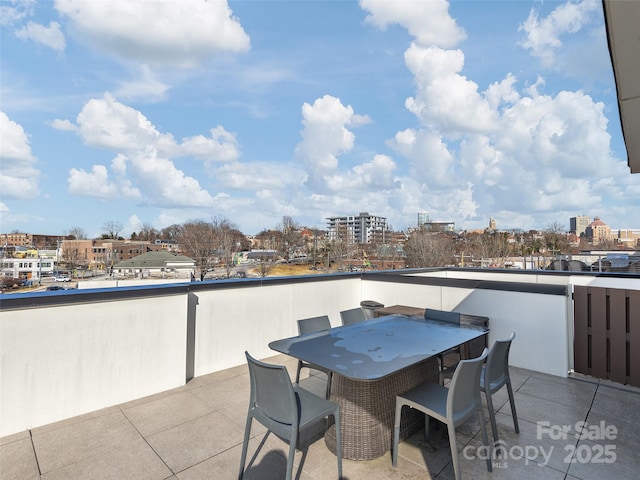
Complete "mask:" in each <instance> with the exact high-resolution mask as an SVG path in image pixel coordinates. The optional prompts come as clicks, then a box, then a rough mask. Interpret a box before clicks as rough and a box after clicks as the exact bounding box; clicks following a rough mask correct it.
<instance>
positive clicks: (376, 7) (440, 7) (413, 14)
mask: <svg viewBox="0 0 640 480" xmlns="http://www.w3.org/2000/svg"><path fill="white" fill-rule="evenodd" d="M360 6H361V7H362V8H363V9H364V10H367V11H368V12H369V15H368V16H367V19H366V20H367V22H369V23H372V24H373V25H376V26H377V27H379V28H381V29H385V28H386V27H387V25H389V24H392V23H397V24H398V25H401V26H402V27H404V28H406V29H407V31H408V32H409V33H410V34H411V35H412V36H413V37H415V39H416V42H417V43H419V44H420V45H437V46H440V47H443V48H449V47H453V46H455V45H457V44H458V43H459V42H460V41H462V40H464V39H465V37H466V34H465V32H464V30H463V29H462V28H461V27H460V26H458V25H457V24H456V22H455V20H454V19H452V18H451V17H450V16H449V2H448V1H446V0H430V1H428V2H421V1H418V2H417V1H415V0H395V1H393V2H381V1H380V0H360Z"/></svg>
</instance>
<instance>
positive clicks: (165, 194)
mask: <svg viewBox="0 0 640 480" xmlns="http://www.w3.org/2000/svg"><path fill="white" fill-rule="evenodd" d="M53 126H54V127H56V128H61V129H63V130H75V131H76V132H77V133H78V134H79V135H80V136H81V137H82V139H83V140H84V142H85V143H86V144H87V145H89V146H92V147H100V148H104V149H108V150H111V151H114V152H116V154H117V156H116V157H115V158H114V160H113V162H112V165H111V172H112V175H110V174H109V171H108V169H107V167H105V166H103V165H94V166H93V167H91V170H90V171H89V172H87V171H86V170H85V169H83V168H73V169H71V170H70V172H69V178H68V183H69V189H70V191H71V192H72V193H75V194H79V195H89V196H93V197H99V198H103V199H106V198H112V197H113V196H114V195H119V196H122V197H125V198H138V199H140V201H143V202H144V203H147V204H150V205H161V206H164V207H185V206H186V207H189V206H191V207H208V206H211V205H213V203H214V200H213V197H212V196H211V195H210V194H209V192H208V191H206V190H205V189H203V187H202V186H201V185H200V183H199V181H198V180H196V179H195V178H193V177H191V176H189V175H187V174H185V173H184V172H183V171H181V170H179V169H178V168H176V166H175V164H174V162H173V160H172V159H173V158H177V157H192V158H195V159H200V160H204V162H205V164H208V163H210V162H230V161H234V160H236V159H237V158H238V156H239V146H238V143H237V140H236V138H235V136H234V135H233V134H231V133H229V132H227V131H226V130H225V129H224V128H222V127H220V126H218V127H215V128H213V129H211V132H210V134H211V136H210V137H205V136H203V135H198V136H194V137H190V138H188V139H186V140H184V141H183V142H182V143H181V144H180V143H177V142H176V141H175V139H174V137H173V135H172V134H169V133H161V132H160V131H158V129H157V128H156V127H155V126H154V125H153V124H152V123H151V122H150V121H149V120H148V119H147V118H146V117H145V116H144V115H143V114H142V113H141V112H140V111H138V110H136V109H134V108H131V107H129V106H127V105H124V104H123V103H120V102H118V101H117V100H115V99H114V98H113V97H112V96H111V95H108V94H107V95H105V96H104V98H100V99H95V98H94V99H91V100H89V101H88V102H87V103H86V104H85V106H84V107H83V109H82V111H81V112H80V113H79V114H78V116H77V118H76V123H75V124H73V123H72V122H70V121H68V120H59V119H58V120H56V121H54V122H53ZM112 177H114V178H112Z"/></svg>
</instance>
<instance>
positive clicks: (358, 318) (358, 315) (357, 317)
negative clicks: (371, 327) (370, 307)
mask: <svg viewBox="0 0 640 480" xmlns="http://www.w3.org/2000/svg"><path fill="white" fill-rule="evenodd" d="M340 319H341V320H342V325H351V324H352V323H357V322H363V321H365V320H366V317H365V316H364V310H362V307H358V308H351V309H349V310H343V311H342V312H340Z"/></svg>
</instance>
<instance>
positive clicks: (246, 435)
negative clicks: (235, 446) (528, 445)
mask: <svg viewBox="0 0 640 480" xmlns="http://www.w3.org/2000/svg"><path fill="white" fill-rule="evenodd" d="M252 421H253V418H252V417H251V416H248V417H247V424H246V426H245V428H244V440H243V442H242V453H241V457H240V473H239V474H238V480H242V478H243V477H244V464H245V462H246V461H247V449H248V448H249V435H250V434H251V422H252Z"/></svg>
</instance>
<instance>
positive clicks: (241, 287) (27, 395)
mask: <svg viewBox="0 0 640 480" xmlns="http://www.w3.org/2000/svg"><path fill="white" fill-rule="evenodd" d="M442 273H443V272H440V273H439V274H438V276H440V277H443V276H447V275H442ZM445 273H446V272H445ZM457 273H458V272H451V275H450V278H452V277H454V276H456V275H457ZM454 274H455V275H454ZM574 277H575V278H574ZM456 278H460V279H467V280H469V279H473V280H492V281H501V280H502V281H504V280H508V281H512V282H519V283H521V284H522V283H538V284H542V285H545V284H547V285H550V284H551V285H557V284H562V285H568V291H569V292H571V291H572V289H571V283H576V284H578V283H583V284H584V283H588V282H591V284H597V285H598V286H611V287H612V288H631V289H635V290H638V289H639V288H638V285H639V283H640V280H638V279H637V278H636V279H629V280H627V279H624V278H605V277H593V276H580V275H575V276H572V275H557V276H556V275H553V276H550V275H536V274H531V275H530V274H528V273H527V274H524V275H522V274H520V275H512V274H511V273H507V274H506V275H505V274H504V273H503V274H502V276H501V275H500V274H499V273H495V272H485V274H484V275H482V272H481V271H478V272H477V273H476V272H464V275H460V276H459V277H457V276H456ZM398 280H399V279H398V278H397V276H396V275H393V276H391V277H390V279H389V281H387V280H385V279H384V278H383V277H382V278H378V279H376V280H373V279H368V278H367V276H366V275H365V276H362V277H361V276H360V275H341V276H333V277H331V278H325V279H317V278H316V279H310V278H306V279H282V280H278V279H275V280H274V279H266V280H264V281H262V280H255V281H252V280H248V281H244V280H241V281H237V282H228V283H227V284H224V285H223V284H215V285H211V286H207V285H206V284H201V283H200V282H194V283H183V284H182V285H179V286H177V287H175V288H172V287H169V288H164V287H162V286H159V287H152V288H150V289H149V291H148V293H147V292H143V291H140V292H135V295H136V298H130V297H127V296H126V295H123V296H119V295H117V294H116V295H110V296H109V300H108V301H100V299H99V298H100V297H99V296H100V294H101V293H100V292H98V294H96V293H94V294H93V296H94V298H98V299H97V300H95V301H94V302H93V303H91V302H83V303H75V302H68V301H65V298H64V297H66V296H67V295H69V296H73V297H74V298H76V297H78V296H82V295H85V294H86V292H87V291H82V292H78V293H71V292H66V293H65V294H64V295H61V296H60V304H59V305H58V304H56V302H53V303H54V305H53V306H51V305H48V306H38V302H37V299H36V298H35V297H34V299H33V300H29V302H28V304H27V306H22V307H20V308H8V307H5V306H4V305H3V307H2V310H0V354H1V355H0V362H1V363H0V370H1V371H0V381H1V384H0V436H5V435H8V434H11V433H15V432H18V431H22V430H25V429H28V428H32V427H36V426H40V425H44V424H47V423H51V422H54V421H57V420H62V419H64V418H68V417H72V416H76V415H80V414H82V413H86V412H90V411H93V410H96V409H100V408H104V407H108V406H110V405H115V404H118V403H122V402H126V401H129V400H133V399H136V398H140V397H143V396H146V395H150V394H154V393H158V392H161V391H164V390H168V389H171V388H174V387H177V386H180V385H183V384H184V383H185V382H186V379H187V377H188V376H189V375H190V374H193V375H195V376H199V375H203V374H207V373H211V372H215V371H218V370H222V369H226V368H229V367H232V366H235V365H240V364H244V363H245V358H244V351H245V350H248V351H249V352H251V353H252V354H253V355H254V356H256V357H258V358H264V357H267V356H270V355H273V354H274V352H273V351H272V350H270V349H269V347H268V344H269V342H271V341H272V340H276V339H280V338H284V337H288V336H292V335H296V334H297V326H296V320H297V319H299V318H305V317H311V316H317V315H325V314H326V315H328V316H329V319H330V321H331V323H332V325H334V326H337V325H340V324H341V321H340V311H341V310H345V309H349V308H354V307H357V306H358V305H359V303H360V301H361V300H376V301H378V302H381V303H383V304H385V305H387V306H390V305H396V304H403V305H411V306H416V307H420V308H424V307H432V308H441V309H445V310H449V309H451V310H457V311H460V312H464V313H470V314H477V315H484V316H487V317H489V319H490V320H489V325H490V329H491V331H490V334H489V343H490V344H491V343H492V342H493V341H494V340H496V339H498V338H506V337H507V336H508V335H509V333H510V332H511V331H512V330H514V331H516V334H517V338H516V341H515V342H514V344H513V348H512V350H511V358H510V360H511V363H512V364H513V365H515V366H519V367H523V368H528V369H532V370H537V371H541V372H545V373H550V374H553V375H560V376H566V375H567V372H568V371H569V369H570V368H571V355H572V322H573V311H572V303H571V300H570V296H568V295H558V294H544V293H535V292H534V291H535V290H536V288H533V289H531V290H532V291H531V292H526V291H518V289H517V288H516V289H509V288H504V289H499V284H494V285H492V288H494V289H489V288H473V287H471V286H470V287H468V288H461V287H459V286H458V287H456V286H451V285H446V281H445V284H444V285H425V284H422V285H421V284H418V283H402V282H401V281H398ZM450 283H451V282H450ZM505 285H506V284H505ZM106 290H108V289H105V291H106ZM520 290H522V289H520ZM524 290H526V288H525V289H524ZM537 290H541V289H540V288H538V289H537ZM89 294H90V291H89ZM89 296H90V295H89ZM7 298H8V297H7ZM23 298H24V297H23ZM48 298H50V299H51V298H52V297H48ZM9 303H10V302H7V304H9Z"/></svg>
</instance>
